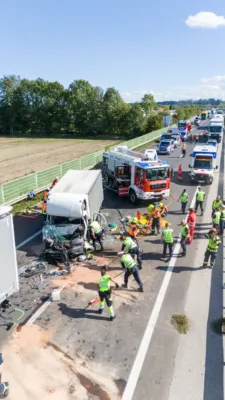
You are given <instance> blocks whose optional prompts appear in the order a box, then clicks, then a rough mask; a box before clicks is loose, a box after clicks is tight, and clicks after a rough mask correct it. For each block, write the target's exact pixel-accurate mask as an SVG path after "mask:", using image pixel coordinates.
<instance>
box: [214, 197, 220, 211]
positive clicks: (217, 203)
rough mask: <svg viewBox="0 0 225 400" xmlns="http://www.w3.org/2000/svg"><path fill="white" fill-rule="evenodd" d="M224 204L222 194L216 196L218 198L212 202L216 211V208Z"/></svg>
mask: <svg viewBox="0 0 225 400" xmlns="http://www.w3.org/2000/svg"><path fill="white" fill-rule="evenodd" d="M221 205H222V200H221V198H220V196H216V199H215V200H214V201H213V202H212V211H215V210H216V208H218V207H220V206H221Z"/></svg>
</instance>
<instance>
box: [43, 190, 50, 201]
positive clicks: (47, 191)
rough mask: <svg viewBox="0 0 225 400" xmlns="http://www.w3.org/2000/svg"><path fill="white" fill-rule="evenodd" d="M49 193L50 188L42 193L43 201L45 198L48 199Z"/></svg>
mask: <svg viewBox="0 0 225 400" xmlns="http://www.w3.org/2000/svg"><path fill="white" fill-rule="evenodd" d="M49 191H50V188H48V189H46V190H45V191H44V194H43V199H42V200H43V201H46V200H47V197H48V194H49Z"/></svg>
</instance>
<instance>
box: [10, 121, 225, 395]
mask: <svg viewBox="0 0 225 400" xmlns="http://www.w3.org/2000/svg"><path fill="white" fill-rule="evenodd" d="M204 125H205V124H204ZM198 132H200V131H198ZM194 133H195V132H194ZM220 146H221V145H220ZM193 147H194V145H193V144H192V145H191V144H187V150H188V151H187V156H186V157H185V158H184V159H181V158H180V149H179V148H178V149H177V150H175V152H174V153H173V154H172V155H171V156H160V158H161V159H166V160H168V161H169V163H170V165H171V167H173V168H174V171H175V176H174V178H173V181H172V185H171V198H170V199H169V200H168V202H167V204H168V205H169V214H168V216H167V218H166V220H168V221H169V222H171V223H172V227H173V229H174V231H175V235H176V236H178V235H179V231H180V226H179V225H180V222H181V220H182V219H183V215H182V214H181V212H180V204H179V203H178V202H177V200H178V197H179V196H180V194H181V192H182V190H183V188H187V191H188V193H189V198H190V202H191V200H192V197H193V195H194V193H195V190H196V185H192V184H191V183H190V182H189V178H188V173H189V171H190V169H189V167H188V165H189V163H190V161H191V158H190V154H191V151H192V149H193ZM180 163H182V166H183V170H184V173H183V181H182V183H180V182H178V180H177V174H176V171H177V167H178V165H179V164H180ZM208 189H209V188H208V187H207V186H205V187H204V190H205V191H206V195H207V193H208ZM215 195H216V193H215ZM211 201H212V199H208V198H207V201H206V202H207V206H209V205H210V206H211ZM147 205H148V204H146V203H145V204H144V203H142V204H140V205H139V206H138V209H139V210H140V211H141V212H142V213H143V212H145V211H146V207H147ZM116 208H118V209H119V210H120V212H121V214H122V215H123V216H126V215H133V216H135V215H136V212H137V208H136V207H133V206H131V205H130V204H129V202H128V201H127V200H126V199H119V198H118V197H117V196H116V194H114V193H113V192H109V191H105V200H104V203H103V210H102V211H103V212H105V213H107V214H109V217H108V223H110V222H117V223H118V224H119V219H120V215H119V213H118V211H117V210H116ZM202 223H204V224H206V225H202ZM42 224H43V221H42V217H39V218H37V219H35V220H29V219H25V218H21V219H15V234H16V243H17V245H18V244H19V243H21V242H22V241H24V240H25V239H26V238H27V237H28V236H31V235H33V234H34V233H35V232H37V231H38V230H40V229H41V227H42ZM207 224H208V222H205V221H204V222H203V219H202V217H199V216H198V218H197V227H196V236H195V240H194V242H193V243H192V244H191V245H190V246H189V247H188V254H187V257H186V258H180V257H178V259H177V262H176V266H175V268H174V273H173V276H172V279H171V281H170V285H169V288H168V292H167V295H166V299H165V301H164V303H163V308H162V310H161V313H160V316H159V319H158V321H157V325H156V328H155V331H154V334H153V337H152V341H151V344H150V347H149V350H148V353H147V355H146V359H145V362H144V365H143V369H142V371H141V374H140V378H139V381H138V384H137V387H136V390H135V393H134V396H133V399H134V400H164V399H167V397H168V390H169V386H170V383H171V378H172V372H173V363H174V357H175V354H176V349H177V346H178V342H179V334H178V333H177V332H176V331H175V330H174V328H173V327H172V326H171V324H170V320H171V315H172V313H179V312H182V311H183V309H184V305H185V300H186V295H187V289H188V285H189V282H190V276H191V274H192V273H200V269H199V268H200V266H201V260H199V265H197V266H196V265H194V255H195V254H196V252H197V251H198V246H200V245H201V238H202V235H203V234H204V232H205V231H206V230H207V228H208V225H207ZM202 228H204V230H202ZM159 239H160V238H159V237H158V236H155V237H152V236H148V237H146V238H143V239H141V240H140V245H141V248H142V250H143V257H142V258H143V261H144V262H143V269H142V271H140V276H141V279H142V281H143V283H144V293H138V292H137V291H136V288H137V286H136V283H135V282H134V281H133V280H132V279H130V282H129V289H128V290H119V291H118V292H116V291H115V292H114V296H113V297H114V308H115V311H116V319H115V321H113V322H109V320H108V316H107V310H105V311H104V314H103V315H99V314H98V313H97V307H96V306H95V307H92V308H90V309H88V310H87V311H84V308H85V306H86V305H87V302H88V301H89V300H91V299H93V298H95V297H96V294H97V293H96V290H95V286H94V283H95V282H90V287H89V289H90V294H89V296H88V297H87V295H86V294H84V293H83V292H82V290H81V291H80V293H79V291H78V293H74V292H72V291H70V290H67V289H64V291H63V292H62V295H61V301H60V304H57V303H52V304H51V305H50V306H49V307H48V308H47V309H46V311H45V312H44V313H43V314H42V315H41V317H40V318H39V319H38V320H37V323H38V324H39V325H40V326H41V327H43V328H45V329H46V328H48V327H51V328H52V327H54V332H55V334H54V343H55V344H56V346H57V347H59V348H60V349H62V350H63V351H65V352H67V353H68V354H69V355H70V356H72V357H75V358H76V357H79V358H80V357H81V358H83V359H84V360H85V362H86V363H88V364H90V368H93V365H94V366H95V368H96V370H98V371H99V374H105V373H106V374H107V375H108V376H110V377H111V379H112V380H113V381H114V382H115V384H116V385H117V386H118V390H119V392H120V396H121V397H122V392H123V390H124V388H125V386H126V382H127V379H128V377H129V373H130V371H131V368H132V365H133V362H134V360H135V357H136V354H137V351H138V348H139V345H140V342H141V340H142V337H143V334H144V331H145V328H146V325H147V322H148V320H149V317H150V314H151V311H152V309H153V307H154V304H155V301H156V298H157V295H158V292H159V290H160V287H161V284H162V281H163V278H164V275H165V271H166V269H167V266H168V262H166V261H165V260H164V259H162V258H161V254H162V244H161V243H160V240H159ZM120 246H121V244H120V243H119V242H116V248H115V249H113V252H111V253H112V254H111V255H115V254H116V253H117V251H119V250H120ZM41 249H42V243H41V237H36V238H35V239H34V240H32V241H31V242H29V243H28V244H27V245H26V246H24V247H22V248H21V249H20V250H19V251H18V259H19V264H20V265H24V264H26V263H28V262H29V261H30V260H31V259H33V258H34V257H35V256H36V255H38V254H39V253H40V251H41ZM105 254H106V253H105ZM107 255H109V252H108V253H107ZM89 268H90V270H91V268H94V267H91V266H90V267H89ZM216 268H218V267H216ZM120 272H121V268H120V264H119V262H118V260H117V261H116V262H115V263H113V264H112V265H111V267H110V274H111V275H112V277H115V276H116V275H118V274H119V273H120ZM99 275H100V274H99ZM115 279H117V280H118V283H122V281H123V275H120V277H118V278H115ZM83 286H84V284H83ZM24 287H26V283H23V288H22V291H21V293H20V294H19V295H18V296H19V300H18V298H17V301H21V302H23V301H25V300H24V295H23V293H24V291H25V289H24ZM80 287H82V282H81V283H80ZM46 292H47V288H46ZM44 294H45V290H44V289H43V295H44ZM39 296H40V294H39ZM33 297H34V300H36V298H37V294H36V293H34V292H29V293H28V294H27V299H26V307H27V315H28V314H29V313H31V311H32V309H33V308H35V307H34V304H35V302H34V300H33ZM196 297H197V294H196ZM31 299H32V300H31ZM25 317H26V315H25ZM208 372H209V371H207V373H208ZM109 396H110V392H109ZM99 398H100V397H99ZM102 400H103V398H102ZM112 400H113V398H112ZM181 400H182V399H181Z"/></svg>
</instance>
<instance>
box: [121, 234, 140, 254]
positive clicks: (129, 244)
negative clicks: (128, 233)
mask: <svg viewBox="0 0 225 400" xmlns="http://www.w3.org/2000/svg"><path fill="white" fill-rule="evenodd" d="M123 244H124V245H125V249H124V250H125V251H126V250H127V251H129V250H132V249H134V248H135V247H137V244H136V243H135V242H134V240H133V239H131V238H129V237H128V238H126V239H125V240H124V242H123Z"/></svg>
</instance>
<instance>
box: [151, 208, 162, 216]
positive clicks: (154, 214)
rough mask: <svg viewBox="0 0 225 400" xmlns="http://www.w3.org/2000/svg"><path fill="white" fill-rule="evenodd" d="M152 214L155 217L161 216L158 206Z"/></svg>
mask: <svg viewBox="0 0 225 400" xmlns="http://www.w3.org/2000/svg"><path fill="white" fill-rule="evenodd" d="M152 216H153V218H160V212H159V210H158V209H157V208H156V209H155V210H153V212H152Z"/></svg>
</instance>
